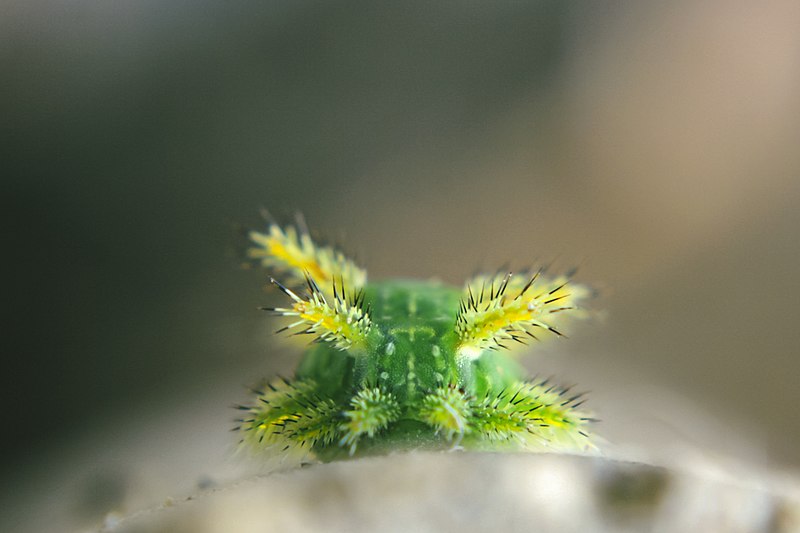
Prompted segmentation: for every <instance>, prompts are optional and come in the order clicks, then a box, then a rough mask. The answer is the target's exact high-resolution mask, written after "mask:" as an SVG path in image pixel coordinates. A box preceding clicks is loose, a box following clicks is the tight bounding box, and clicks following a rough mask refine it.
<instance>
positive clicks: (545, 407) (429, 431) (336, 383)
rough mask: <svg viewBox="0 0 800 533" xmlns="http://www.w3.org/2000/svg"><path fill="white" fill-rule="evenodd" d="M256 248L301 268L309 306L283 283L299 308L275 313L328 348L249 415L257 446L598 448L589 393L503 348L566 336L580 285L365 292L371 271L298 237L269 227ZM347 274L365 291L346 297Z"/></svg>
mask: <svg viewBox="0 0 800 533" xmlns="http://www.w3.org/2000/svg"><path fill="white" fill-rule="evenodd" d="M253 239H254V241H256V242H259V243H261V244H263V245H264V247H265V248H264V249H263V250H262V249H258V250H257V251H256V252H255V253H254V254H253V255H254V256H255V257H259V258H264V259H263V260H264V261H266V262H269V265H270V266H277V267H283V268H284V269H285V270H290V271H291V268H294V271H293V274H294V276H295V277H300V274H299V273H298V272H297V270H298V269H299V266H302V267H303V268H302V274H303V276H304V277H305V280H306V282H307V292H308V295H307V297H300V296H298V294H296V293H295V292H294V291H293V290H292V289H289V288H287V287H285V286H283V285H281V284H280V283H278V282H276V281H274V280H273V282H274V283H275V284H276V285H277V286H278V287H279V288H280V289H281V290H282V291H283V292H284V293H286V294H287V295H288V296H289V297H290V298H291V299H292V300H293V301H294V304H293V307H292V308H278V309H271V310H272V311H275V312H277V313H278V314H281V315H285V316H293V317H296V322H295V323H294V324H291V325H290V326H288V327H298V326H300V327H304V328H306V329H305V331H303V333H311V334H316V335H317V339H316V340H317V341H318V342H316V343H313V344H312V346H311V347H310V348H308V349H307V350H306V352H305V354H304V355H303V357H302V359H301V361H300V363H299V365H298V367H297V370H296V373H295V376H294V378H293V379H291V380H281V381H276V382H272V383H270V384H268V385H267V387H266V388H265V389H264V390H262V391H258V394H257V398H256V401H255V402H254V404H253V405H252V406H243V407H241V409H242V410H244V411H247V414H246V416H245V417H243V418H242V419H240V423H241V425H240V428H241V431H242V432H243V439H242V440H243V442H244V443H246V444H249V445H250V446H251V448H255V449H277V450H279V451H281V452H283V453H291V452H294V451H299V452H301V454H302V455H304V456H306V455H309V454H311V455H314V456H315V457H317V458H319V459H322V460H333V459H337V458H340V457H346V456H353V455H356V454H357V455H367V454H375V453H385V452H389V451H394V450H399V449H413V448H434V449H435V448H441V449H451V448H454V447H463V448H467V449H482V450H505V449H511V450H548V449H549V450H560V449H566V450H570V451H587V450H590V449H591V448H592V444H591V441H590V439H589V436H588V434H587V432H586V424H587V422H588V421H589V420H590V418H589V417H587V416H586V415H584V414H583V413H581V412H580V411H579V410H578V407H579V405H580V404H581V403H582V400H580V395H575V396H571V397H570V396H569V395H568V394H567V389H564V388H561V387H557V386H555V385H553V384H551V383H549V382H548V381H547V380H545V381H541V382H530V381H525V371H524V369H523V368H522V367H521V366H520V365H519V364H518V362H517V359H516V358H515V357H513V356H511V355H509V353H508V352H507V351H503V350H501V349H502V348H506V347H507V346H506V344H505V343H507V342H508V341H509V340H511V341H519V342H523V339H524V338H538V337H537V334H538V332H540V331H546V332H552V333H555V334H560V333H559V332H558V330H556V329H555V327H554V324H557V323H558V320H559V317H561V316H562V314H563V313H561V312H562V311H565V310H571V309H575V306H574V301H576V300H577V299H578V298H579V297H580V295H582V292H581V289H580V286H577V288H576V289H575V291H573V292H574V294H573V293H568V292H566V289H565V286H566V285H567V281H565V280H562V279H555V280H546V279H544V278H541V277H540V276H539V274H540V273H536V274H534V275H532V276H531V277H530V278H522V282H521V283H517V281H516V280H512V279H511V276H510V274H509V275H506V276H504V277H502V278H500V277H483V278H480V288H479V291H478V287H476V290H475V292H474V293H473V290H472V288H471V286H468V288H467V292H466V293H465V292H464V291H462V290H459V289H456V288H455V287H452V286H448V285H446V284H443V283H441V282H437V281H413V280H390V281H382V282H373V283H366V281H365V280H366V274H365V273H364V272H363V271H361V270H359V269H358V268H357V267H355V266H354V265H352V264H349V263H348V264H346V265H344V264H340V263H341V262H342V261H346V260H345V259H344V258H343V256H341V255H335V254H334V252H333V251H331V250H329V249H325V248H319V247H316V245H314V244H313V243H312V242H311V241H310V239H308V237H307V236H303V237H297V236H296V234H295V233H293V230H289V231H287V232H285V233H284V232H283V230H281V229H280V228H277V229H276V227H275V226H273V227H271V234H270V236H266V235H261V234H257V237H254V238H253ZM303 239H305V240H303ZM287 265H288V266H287ZM337 265H338V266H337ZM312 268H313V269H314V270H315V272H317V275H318V276H320V277H323V278H325V277H327V278H328V280H329V281H330V283H331V285H330V287H327V286H326V285H325V284H324V280H323V283H317V281H316V280H315V279H314V278H312V277H311V275H310V274H309V270H311V269H312ZM341 272H348V273H350V274H349V277H348V279H347V281H348V283H353V284H355V285H357V287H355V288H353V293H352V295H351V296H350V297H348V296H346V289H345V281H346V280H345V276H344V275H343V274H341ZM525 279H529V281H528V282H527V283H525V282H524V280H525ZM354 280H356V281H354ZM284 329H285V328H284Z"/></svg>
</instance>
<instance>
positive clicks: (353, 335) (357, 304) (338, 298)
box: [263, 273, 372, 350]
mask: <svg viewBox="0 0 800 533" xmlns="http://www.w3.org/2000/svg"><path fill="white" fill-rule="evenodd" d="M270 281H272V283H274V284H275V285H276V286H277V287H278V288H279V289H280V290H282V291H283V292H284V293H285V294H286V295H287V296H289V297H290V298H291V299H292V300H293V301H294V304H293V305H292V307H291V308H282V307H277V308H263V309H265V310H267V311H273V312H275V313H277V314H279V315H283V316H295V317H298V318H299V320H297V321H296V322H294V323H292V324H289V325H288V326H285V327H283V328H281V329H280V330H278V332H281V331H286V330H288V329H291V328H295V327H301V326H304V327H305V329H304V330H302V331H299V332H298V333H300V334H303V333H305V334H311V335H317V338H318V339H319V340H321V341H328V342H331V343H332V344H333V345H334V346H335V347H336V348H338V349H340V350H348V349H350V348H361V347H363V346H364V344H365V343H366V340H367V334H369V330H370V327H371V325H372V322H371V320H370V318H369V310H368V309H366V310H365V309H364V292H363V291H361V290H359V291H358V292H356V293H354V294H353V295H352V296H351V297H349V298H348V297H347V296H346V295H345V286H344V282H343V281H341V280H340V289H339V290H338V291H337V289H336V283H335V282H332V283H331V286H332V290H331V294H332V296H331V297H330V301H331V302H332V303H329V301H328V298H326V297H325V295H324V294H323V293H322V290H321V289H320V288H319V286H318V285H317V283H316V282H315V281H314V279H313V278H312V277H311V275H310V274H308V273H307V274H306V276H305V281H306V284H307V286H308V298H306V299H303V298H301V297H300V296H298V295H297V294H296V293H295V292H294V291H292V290H291V289H288V288H286V287H285V286H283V285H282V284H280V283H279V282H277V281H275V280H274V279H272V278H270Z"/></svg>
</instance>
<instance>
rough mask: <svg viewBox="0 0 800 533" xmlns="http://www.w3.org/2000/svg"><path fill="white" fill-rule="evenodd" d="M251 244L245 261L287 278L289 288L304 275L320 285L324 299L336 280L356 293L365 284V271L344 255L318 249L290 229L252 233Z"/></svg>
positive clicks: (304, 234) (273, 227) (305, 235)
mask: <svg viewBox="0 0 800 533" xmlns="http://www.w3.org/2000/svg"><path fill="white" fill-rule="evenodd" d="M250 240H251V241H253V242H254V243H255V246H253V247H251V248H249V249H248V250H247V255H248V257H250V258H251V259H255V260H258V261H260V262H261V264H262V265H263V266H265V267H267V268H274V269H275V270H276V271H278V272H285V273H286V274H288V276H290V278H291V279H290V280H289V282H288V283H289V285H294V284H297V285H299V284H302V283H303V280H304V278H305V273H306V272H307V273H308V274H309V275H310V276H311V277H313V278H314V279H315V280H317V281H318V282H319V283H321V284H322V285H323V287H324V288H325V291H326V295H327V296H331V294H329V293H327V287H328V286H330V285H331V284H332V283H333V280H334V278H335V277H338V278H340V279H342V280H343V282H344V283H345V285H347V286H348V287H351V288H352V289H355V290H358V289H361V288H362V287H363V286H364V284H365V283H366V281H367V273H366V271H365V270H363V269H361V268H359V267H358V266H357V265H356V264H355V263H353V262H352V261H350V260H349V259H347V258H346V257H345V256H344V254H342V253H341V252H339V251H337V250H335V249H333V248H332V247H330V246H319V245H318V244H316V243H315V242H314V241H313V240H312V239H311V237H310V236H309V235H308V233H307V232H305V231H300V232H298V230H297V229H295V228H294V227H292V226H289V227H287V228H286V229H285V230H284V229H283V228H281V227H280V226H278V225H277V224H270V226H269V233H260V232H258V231H251V232H250Z"/></svg>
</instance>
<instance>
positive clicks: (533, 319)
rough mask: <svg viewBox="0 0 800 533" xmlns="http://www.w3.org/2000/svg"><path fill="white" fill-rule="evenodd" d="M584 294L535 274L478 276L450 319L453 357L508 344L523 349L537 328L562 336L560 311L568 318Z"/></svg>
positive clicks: (577, 287) (566, 282)
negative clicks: (455, 348)
mask: <svg viewBox="0 0 800 533" xmlns="http://www.w3.org/2000/svg"><path fill="white" fill-rule="evenodd" d="M478 287H479V288H478ZM588 294H589V290H588V289H587V288H586V287H583V286H581V285H576V284H572V283H569V279H568V278H567V277H565V276H560V277H558V278H555V279H547V278H545V277H544V276H542V274H541V270H540V271H539V272H537V273H536V274H534V275H533V276H531V277H524V278H514V277H512V275H511V274H510V273H509V274H506V275H505V276H502V277H501V276H481V277H478V278H476V279H475V280H473V282H471V283H469V284H467V288H466V294H465V295H464V297H463V298H462V299H461V306H460V308H459V311H458V316H457V318H456V332H457V333H458V335H459V338H460V345H459V353H460V354H461V355H465V356H468V357H473V358H474V357H478V356H479V355H480V353H481V352H482V351H483V350H485V349H497V348H508V346H507V344H505V343H506V342H508V341H515V342H518V343H521V344H526V343H527V339H529V338H532V339H538V337H537V336H536V333H535V332H536V330H537V329H541V330H546V331H549V332H551V333H554V334H556V335H558V336H562V333H561V332H560V331H559V330H558V329H557V328H556V327H557V326H558V325H559V324H560V323H561V322H563V317H564V316H565V313H564V312H570V314H572V315H573V316H574V315H575V314H576V311H577V310H578V309H579V308H578V302H579V301H580V300H582V299H584V298H586V297H587V296H588Z"/></svg>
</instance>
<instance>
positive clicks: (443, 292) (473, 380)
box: [296, 280, 525, 458]
mask: <svg viewBox="0 0 800 533" xmlns="http://www.w3.org/2000/svg"><path fill="white" fill-rule="evenodd" d="M364 290H365V301H366V302H367V303H368V304H370V305H371V310H370V317H371V318H372V328H371V330H370V333H369V336H368V338H367V343H366V347H365V348H362V349H358V350H353V349H351V350H350V351H342V350H338V349H336V348H334V347H332V346H330V345H329V344H327V343H318V344H314V345H313V346H312V348H310V349H309V350H308V351H307V352H306V353H305V355H304V356H303V358H302V360H301V362H300V365H299V367H298V369H297V372H296V378H297V379H299V380H312V381H313V382H314V383H315V384H316V387H317V391H318V393H319V394H320V395H321V396H324V397H328V398H331V399H332V400H334V401H335V402H336V403H338V404H341V405H347V404H348V402H349V401H350V399H351V398H352V397H353V396H354V395H355V394H356V393H357V392H358V391H359V390H362V389H364V388H368V387H375V386H377V387H379V388H381V390H383V391H384V392H388V393H391V394H392V395H394V397H395V398H396V400H397V401H398V403H399V404H400V409H401V415H400V418H399V419H398V420H397V421H395V422H393V423H392V424H390V425H389V427H388V428H386V430H385V431H383V432H382V433H381V434H380V435H379V437H376V438H371V439H369V438H363V439H361V440H360V441H359V445H358V451H359V455H365V454H372V453H383V452H385V451H389V450H395V449H398V448H401V449H402V448H430V447H434V448H436V447H443V446H445V447H451V446H452V442H449V441H447V440H446V439H445V438H444V437H443V436H442V435H441V434H437V432H436V430H435V429H434V428H433V427H431V426H429V425H427V424H424V423H422V422H419V421H418V420H416V419H415V418H416V417H415V416H414V415H415V413H417V412H418V410H419V408H420V405H421V403H422V400H423V398H424V397H425V396H426V395H428V394H430V393H431V392H432V391H433V390H435V389H437V388H441V387H443V386H444V387H446V386H448V385H452V386H455V387H457V388H459V389H461V390H463V391H464V392H466V393H467V394H469V395H471V396H475V397H482V396H484V395H485V394H487V393H489V392H491V391H495V392H500V391H502V390H504V389H506V388H508V387H512V386H513V385H514V384H516V383H519V382H520V381H523V380H524V378H525V371H524V369H523V368H522V367H521V366H520V365H519V364H517V363H516V361H514V360H513V359H512V358H511V357H510V356H509V355H508V354H505V353H502V352H498V351H491V350H486V351H485V353H483V354H482V355H481V356H480V357H479V358H477V359H474V360H469V359H467V358H464V357H461V358H459V357H457V356H456V349H457V343H458V336H457V334H456V333H455V331H454V329H453V324H454V321H455V317H456V313H457V311H458V307H459V300H460V298H461V294H462V291H460V290H459V289H456V288H454V287H452V286H449V285H445V284H443V283H440V282H436V281H412V280H391V281H383V282H376V283H370V284H368V285H367V286H366V287H365V288H364ZM315 448H316V450H315V451H316V452H317V455H318V456H320V457H321V458H336V457H338V456H340V455H341V454H342V453H344V454H346V453H347V450H346V449H338V450H337V449H335V448H334V449H331V448H330V447H326V448H325V449H322V448H321V447H319V446H316V447H315ZM329 456H330V457H329Z"/></svg>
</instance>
